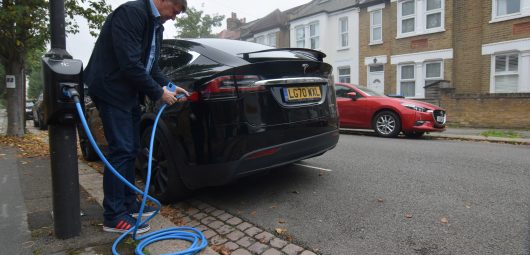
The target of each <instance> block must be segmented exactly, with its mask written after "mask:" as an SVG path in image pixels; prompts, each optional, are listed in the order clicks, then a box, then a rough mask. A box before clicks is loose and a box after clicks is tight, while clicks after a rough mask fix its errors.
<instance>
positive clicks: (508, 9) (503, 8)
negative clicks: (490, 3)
mask: <svg viewBox="0 0 530 255" xmlns="http://www.w3.org/2000/svg"><path fill="white" fill-rule="evenodd" d="M496 1H497V15H499V16H501V15H507V14H512V13H517V12H520V10H521V0H496Z"/></svg>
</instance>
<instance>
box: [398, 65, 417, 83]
mask: <svg viewBox="0 0 530 255" xmlns="http://www.w3.org/2000/svg"><path fill="white" fill-rule="evenodd" d="M401 79H402V80H405V79H414V65H408V66H402V67H401Z"/></svg>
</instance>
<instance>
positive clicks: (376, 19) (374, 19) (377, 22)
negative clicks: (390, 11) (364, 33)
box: [372, 11, 381, 25]
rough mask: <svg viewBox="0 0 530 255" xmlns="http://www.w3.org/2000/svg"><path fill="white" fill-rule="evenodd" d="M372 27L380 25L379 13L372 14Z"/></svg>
mask: <svg viewBox="0 0 530 255" xmlns="http://www.w3.org/2000/svg"><path fill="white" fill-rule="evenodd" d="M372 25H381V11H375V12H373V13H372Z"/></svg>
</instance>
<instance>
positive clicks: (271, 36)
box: [267, 32, 277, 48]
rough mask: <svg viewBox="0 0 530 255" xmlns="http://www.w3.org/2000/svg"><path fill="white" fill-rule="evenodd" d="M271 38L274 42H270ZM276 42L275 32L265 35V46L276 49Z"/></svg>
mask: <svg viewBox="0 0 530 255" xmlns="http://www.w3.org/2000/svg"><path fill="white" fill-rule="evenodd" d="M271 38H274V40H271ZM276 40H277V35H276V32H272V33H268V34H267V45H268V46H271V47H275V48H276Z"/></svg>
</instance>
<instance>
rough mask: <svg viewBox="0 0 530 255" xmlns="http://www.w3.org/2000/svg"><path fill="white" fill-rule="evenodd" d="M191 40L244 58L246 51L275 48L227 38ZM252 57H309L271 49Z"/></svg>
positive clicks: (251, 56)
mask: <svg viewBox="0 0 530 255" xmlns="http://www.w3.org/2000/svg"><path fill="white" fill-rule="evenodd" d="M190 41H194V42H198V43H200V44H203V45H206V46H210V47H212V48H215V49H218V50H221V51H224V52H226V53H228V54H231V55H234V56H237V57H240V58H243V54H244V53H250V52H256V51H262V50H269V49H274V48H273V47H270V46H266V45H263V44H258V43H253V42H245V41H238V40H226V39H193V40H190ZM250 58H290V59H307V56H305V55H303V54H296V53H294V52H290V51H270V52H260V53H254V54H251V55H250Z"/></svg>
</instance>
